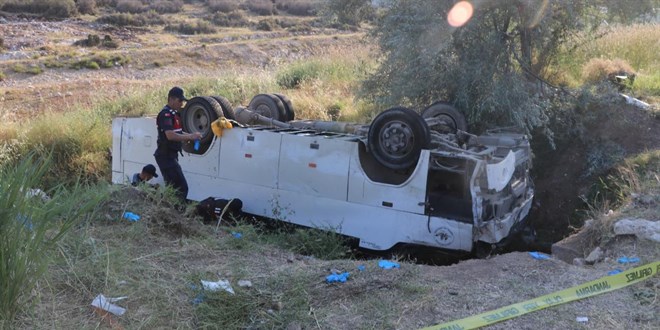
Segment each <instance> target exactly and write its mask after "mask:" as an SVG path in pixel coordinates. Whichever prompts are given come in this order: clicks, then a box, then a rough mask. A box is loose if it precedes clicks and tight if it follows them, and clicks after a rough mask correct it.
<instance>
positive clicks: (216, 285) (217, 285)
mask: <svg viewBox="0 0 660 330" xmlns="http://www.w3.org/2000/svg"><path fill="white" fill-rule="evenodd" d="M201 282H202V287H204V290H208V291H218V290H220V289H222V290H225V291H227V292H229V293H231V294H234V289H233V288H232V287H231V284H229V281H228V280H220V281H217V282H209V281H204V280H201Z"/></svg>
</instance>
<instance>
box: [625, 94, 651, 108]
mask: <svg viewBox="0 0 660 330" xmlns="http://www.w3.org/2000/svg"><path fill="white" fill-rule="evenodd" d="M620 95H621V96H622V97H623V98H624V99H625V100H626V103H628V104H631V105H633V106H635V107H638V108H640V109H644V110H648V109H649V108H650V107H651V106H650V105H649V104H648V103H646V102H644V101H640V100H638V99H636V98H634V97H632V96H628V95H626V94H620Z"/></svg>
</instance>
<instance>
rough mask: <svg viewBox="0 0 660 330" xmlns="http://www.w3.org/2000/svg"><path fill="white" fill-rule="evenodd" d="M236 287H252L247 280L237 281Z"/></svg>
mask: <svg viewBox="0 0 660 330" xmlns="http://www.w3.org/2000/svg"><path fill="white" fill-rule="evenodd" d="M238 286H240V287H246V288H251V287H252V282H250V281H248V280H240V281H238Z"/></svg>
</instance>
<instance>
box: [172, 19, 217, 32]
mask: <svg viewBox="0 0 660 330" xmlns="http://www.w3.org/2000/svg"><path fill="white" fill-rule="evenodd" d="M165 30H166V31H170V32H178V33H181V34H189V35H193V34H206V33H215V32H216V30H215V28H214V27H213V26H211V24H210V23H208V22H206V21H197V22H196V23H179V24H178V25H167V26H166V27H165Z"/></svg>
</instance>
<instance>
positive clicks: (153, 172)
mask: <svg viewBox="0 0 660 330" xmlns="http://www.w3.org/2000/svg"><path fill="white" fill-rule="evenodd" d="M142 171H143V172H144V173H149V174H151V175H153V176H154V178H157V177H158V173H156V166H153V165H151V164H149V165H147V166H145V167H143V168H142Z"/></svg>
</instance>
